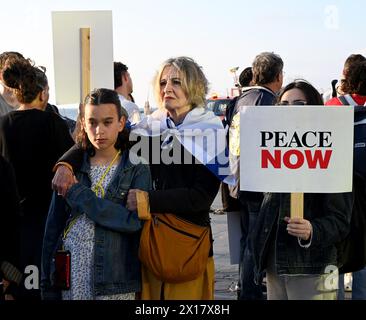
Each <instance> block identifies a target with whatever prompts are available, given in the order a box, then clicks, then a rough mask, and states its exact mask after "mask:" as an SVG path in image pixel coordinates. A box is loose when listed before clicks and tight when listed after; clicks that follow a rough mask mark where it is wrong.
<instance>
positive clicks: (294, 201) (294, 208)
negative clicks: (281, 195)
mask: <svg viewBox="0 0 366 320" xmlns="http://www.w3.org/2000/svg"><path fill="white" fill-rule="evenodd" d="M291 218H304V193H302V192H300V193H291Z"/></svg>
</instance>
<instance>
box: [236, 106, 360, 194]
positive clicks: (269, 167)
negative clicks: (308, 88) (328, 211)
mask: <svg viewBox="0 0 366 320" xmlns="http://www.w3.org/2000/svg"><path fill="white" fill-rule="evenodd" d="M352 166H353V108H352V107H342V108H340V107H324V106H291V107H283V106H281V107H278V106H262V107H259V106H255V107H252V106H250V107H245V108H244V109H242V111H241V115H240V189H241V190H247V191H262V192H314V193H337V192H349V191H351V190H352Z"/></svg>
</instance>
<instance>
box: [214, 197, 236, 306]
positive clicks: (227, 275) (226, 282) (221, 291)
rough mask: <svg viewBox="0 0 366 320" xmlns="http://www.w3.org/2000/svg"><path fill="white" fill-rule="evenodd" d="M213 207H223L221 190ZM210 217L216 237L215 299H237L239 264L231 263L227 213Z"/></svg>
mask: <svg viewBox="0 0 366 320" xmlns="http://www.w3.org/2000/svg"><path fill="white" fill-rule="evenodd" d="M211 207H212V209H222V202H221V193H220V192H219V193H218V195H217V197H216V198H215V201H214V202H213V204H212V206H211ZM210 217H211V226H212V233H213V238H214V259H215V300H236V296H237V292H236V289H235V287H236V284H237V282H238V279H239V271H238V268H239V266H238V265H237V264H236V265H231V264H230V253H229V242H228V233H227V215H226V214H213V213H211V214H210Z"/></svg>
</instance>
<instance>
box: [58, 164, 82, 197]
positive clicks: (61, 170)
mask: <svg viewBox="0 0 366 320" xmlns="http://www.w3.org/2000/svg"><path fill="white" fill-rule="evenodd" d="M75 183H77V180H76V178H75V176H74V174H73V173H72V172H71V170H70V169H69V168H68V167H67V166H64V165H59V166H58V167H57V170H56V173H55V176H54V177H53V179H52V189H53V190H55V191H57V193H58V195H62V196H63V197H65V195H66V193H67V191H68V190H69V189H70V188H71V187H72V186H73V185H74V184H75Z"/></svg>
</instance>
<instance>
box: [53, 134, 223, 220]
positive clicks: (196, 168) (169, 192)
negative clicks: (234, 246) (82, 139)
mask: <svg viewBox="0 0 366 320" xmlns="http://www.w3.org/2000/svg"><path fill="white" fill-rule="evenodd" d="M139 139H149V141H148V142H147V143H141V145H142V146H144V147H147V146H149V152H148V153H146V152H145V153H146V154H148V156H149V159H146V160H147V161H148V163H149V164H150V169H151V176H152V180H153V190H151V191H150V192H149V200H150V211H151V212H152V213H173V214H176V215H177V216H180V217H182V218H184V219H186V220H189V221H191V222H193V223H196V224H199V225H203V226H207V225H209V224H210V219H209V210H210V206H211V204H212V202H213V201H214V199H215V197H216V194H217V192H218V190H219V187H220V180H219V179H218V178H217V177H216V176H215V175H214V174H213V173H211V172H210V171H209V170H208V169H207V168H206V167H205V166H204V165H203V164H199V163H197V164H196V163H195V162H196V160H195V158H194V157H193V156H192V155H191V154H190V153H189V152H188V151H187V150H185V149H184V147H183V146H181V148H180V150H181V153H180V159H181V164H174V163H171V164H164V163H163V161H161V160H160V161H155V160H156V159H157V158H158V159H159V158H160V159H161V157H162V149H161V148H160V149H159V146H160V142H161V141H162V140H164V139H161V137H160V136H159V137H155V138H146V137H143V138H139ZM153 139H157V140H154V141H153ZM131 140H133V139H131ZM140 142H141V141H140ZM174 143H178V141H174ZM136 146H137V144H136V145H135V146H134V147H133V151H135V150H138V148H136ZM156 147H157V148H156ZM154 150H155V151H156V150H157V152H158V154H157V155H156V154H154V157H152V153H153V151H154ZM141 151H142V153H144V150H141ZM145 151H146V150H145ZM82 154H83V153H82V151H81V149H78V147H77V146H75V147H73V148H72V149H71V150H70V151H69V152H67V153H66V154H65V155H64V156H63V157H62V158H61V159H60V160H59V161H65V162H68V163H69V164H71V165H72V166H73V168H74V170H77V169H78V168H79V167H80V166H81V163H82V159H83V158H82ZM138 155H140V154H139V153H138ZM142 156H144V155H143V154H142ZM178 158H179V157H178ZM152 160H153V161H152ZM154 162H155V164H154ZM156 162H158V163H157V164H156Z"/></svg>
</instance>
